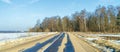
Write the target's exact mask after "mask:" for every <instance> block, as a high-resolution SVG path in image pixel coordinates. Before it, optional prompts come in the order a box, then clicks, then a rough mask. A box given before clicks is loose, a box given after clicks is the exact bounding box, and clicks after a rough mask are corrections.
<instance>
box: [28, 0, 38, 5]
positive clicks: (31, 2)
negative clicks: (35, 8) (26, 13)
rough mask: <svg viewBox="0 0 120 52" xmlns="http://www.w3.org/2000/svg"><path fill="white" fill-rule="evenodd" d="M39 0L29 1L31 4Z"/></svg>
mask: <svg viewBox="0 0 120 52" xmlns="http://www.w3.org/2000/svg"><path fill="white" fill-rule="evenodd" d="M38 1H40V0H32V1H30V2H29V3H30V4H33V3H36V2H38Z"/></svg>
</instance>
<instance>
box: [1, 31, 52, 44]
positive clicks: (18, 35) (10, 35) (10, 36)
mask: <svg viewBox="0 0 120 52" xmlns="http://www.w3.org/2000/svg"><path fill="white" fill-rule="evenodd" d="M45 34H52V33H50V32H39V33H37V32H28V33H0V42H4V41H8V40H11V39H18V38H24V37H29V36H35V35H41V36H43V35H45Z"/></svg>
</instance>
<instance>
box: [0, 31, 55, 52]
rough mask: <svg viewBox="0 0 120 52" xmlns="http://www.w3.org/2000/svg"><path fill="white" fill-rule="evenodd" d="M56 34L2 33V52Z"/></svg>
mask: <svg viewBox="0 0 120 52" xmlns="http://www.w3.org/2000/svg"><path fill="white" fill-rule="evenodd" d="M55 33H56V32H39V33H38V32H27V33H0V50H2V49H6V48H10V47H14V46H16V45H20V44H23V43H26V42H30V41H34V40H36V39H39V38H41V37H45V36H48V35H51V34H55Z"/></svg>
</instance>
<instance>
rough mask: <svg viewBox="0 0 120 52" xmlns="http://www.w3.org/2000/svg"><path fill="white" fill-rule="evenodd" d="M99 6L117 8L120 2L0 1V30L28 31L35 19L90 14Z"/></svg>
mask: <svg viewBox="0 0 120 52" xmlns="http://www.w3.org/2000/svg"><path fill="white" fill-rule="evenodd" d="M99 5H102V6H107V5H113V6H118V5H120V0H0V30H28V28H31V27H33V26H34V25H35V23H36V20H37V19H40V20H42V19H43V18H44V17H50V16H56V15H59V16H66V15H70V14H72V13H74V12H75V11H81V10H82V9H86V10H87V11H89V12H92V11H94V10H95V9H96V7H97V6H99Z"/></svg>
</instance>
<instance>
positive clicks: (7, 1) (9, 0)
mask: <svg viewBox="0 0 120 52" xmlns="http://www.w3.org/2000/svg"><path fill="white" fill-rule="evenodd" d="M1 1H2V2H4V3H7V4H11V3H12V2H11V0H1Z"/></svg>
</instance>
